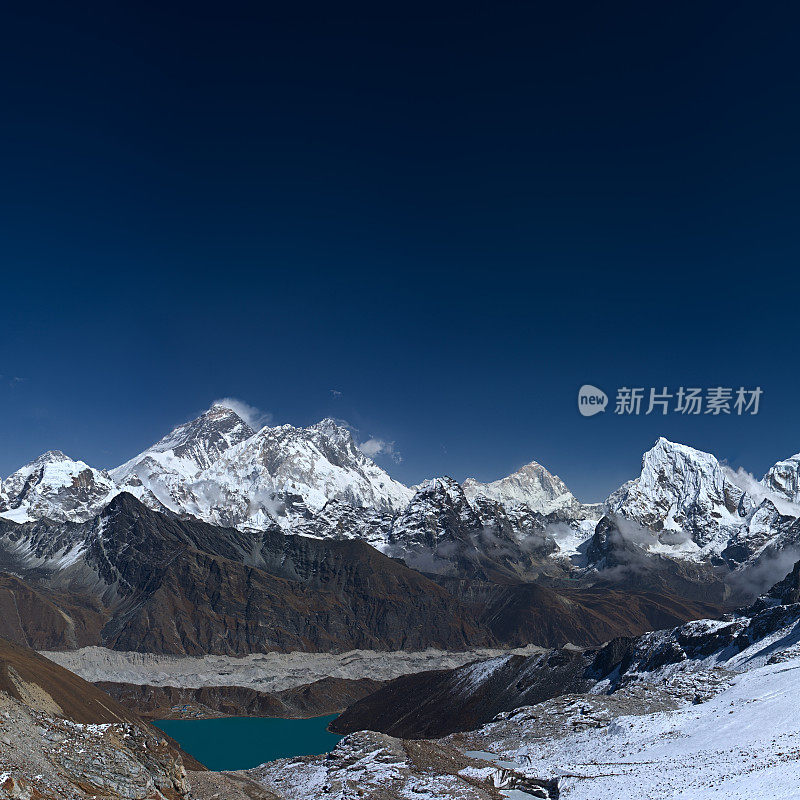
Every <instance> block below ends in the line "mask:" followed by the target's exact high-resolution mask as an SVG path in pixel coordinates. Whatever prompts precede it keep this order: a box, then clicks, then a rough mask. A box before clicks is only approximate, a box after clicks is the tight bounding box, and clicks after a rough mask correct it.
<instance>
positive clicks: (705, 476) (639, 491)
mask: <svg viewBox="0 0 800 800" xmlns="http://www.w3.org/2000/svg"><path fill="white" fill-rule="evenodd" d="M609 505H610V508H609V510H610V511H611V512H613V513H616V514H620V515H622V516H624V517H626V518H628V519H630V520H633V521H635V522H637V523H639V524H640V525H642V526H644V527H646V528H649V529H650V530H652V531H655V532H661V531H665V532H667V533H670V534H686V535H687V536H688V537H689V538H690V540H691V542H689V544H692V543H693V547H694V550H697V549H698V548H699V549H703V548H706V549H708V548H709V547H710V548H711V549H712V550H714V551H718V550H721V549H722V548H724V547H725V546H726V544H727V542H728V539H729V537H730V536H731V535H732V531H733V530H734V528H735V527H736V526H738V525H741V523H742V516H744V514H745V513H746V511H747V509H749V508H751V507H752V503H749V502H747V499H746V496H745V492H744V491H743V490H742V489H741V488H740V487H739V486H737V485H736V484H735V483H733V481H731V480H730V478H729V476H728V474H727V473H726V471H725V469H724V468H723V467H722V465H721V464H720V463H719V461H718V460H717V459H716V458H715V457H714V456H713V455H712V454H711V453H705V452H703V451H702V450H696V449H694V448H693V447H688V446H687V445H683V444H678V443H676V442H671V441H669V440H668V439H665V438H664V437H661V438H659V439H658V441H656V443H655V444H654V445H653V447H652V448H651V449H650V450H648V451H647V452H646V453H645V454H644V456H643V457H642V471H641V474H640V475H639V477H638V478H636V479H635V480H633V481H630V482H629V483H628V484H626V485H625V486H624V487H622V488H621V489H620V490H618V491H617V492H615V493H613V494H612V495H611V497H610V498H609ZM673 538H675V537H673ZM677 539H678V540H680V545H681V547H683V549H685V547H684V545H685V544H687V541H686V537H683V538H681V537H680V535H679V536H678V537H677ZM690 549H691V548H690Z"/></svg>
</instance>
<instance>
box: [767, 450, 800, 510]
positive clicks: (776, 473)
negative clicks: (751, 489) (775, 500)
mask: <svg viewBox="0 0 800 800" xmlns="http://www.w3.org/2000/svg"><path fill="white" fill-rule="evenodd" d="M761 482H762V483H763V484H764V486H766V487H767V488H768V489H771V490H772V491H774V492H776V493H777V494H779V495H781V496H782V497H785V498H786V499H788V500H789V501H790V502H792V503H800V453H797V454H796V455H793V456H790V457H789V458H787V459H784V460H783V461H779V462H778V463H777V464H775V465H774V466H772V467H770V469H769V470H768V471H767V474H766V475H764V477H763V478H762V480H761Z"/></svg>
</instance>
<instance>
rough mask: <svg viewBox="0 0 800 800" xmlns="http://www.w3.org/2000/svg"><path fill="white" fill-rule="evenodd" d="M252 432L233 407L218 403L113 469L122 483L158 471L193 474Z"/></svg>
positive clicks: (129, 482)
mask: <svg viewBox="0 0 800 800" xmlns="http://www.w3.org/2000/svg"><path fill="white" fill-rule="evenodd" d="M252 435H253V430H252V428H251V427H250V426H249V425H248V424H247V423H246V422H245V421H244V420H243V419H242V418H241V417H240V416H239V415H238V414H237V413H236V412H235V411H234V410H233V409H231V408H229V407H228V406H225V405H222V404H220V403H215V404H214V405H212V406H211V408H209V409H208V411H206V412H205V413H203V414H201V415H200V416H199V417H197V418H196V419H193V420H190V421H189V422H184V423H183V424H182V425H178V427H177V428H175V429H173V430H172V431H170V432H169V433H168V434H167V435H166V436H164V437H163V438H162V439H159V440H158V441H157V442H156V443H155V444H154V445H152V446H151V447H148V448H147V450H145V451H144V452H142V453H139V455H138V456H135V457H134V458H132V459H131V460H130V461H128V462H126V463H125V464H122V465H121V466H119V467H117V468H116V469H114V470H112V471H111V476H112V477H113V478H114V480H115V481H117V482H118V483H119V484H121V485H134V484H138V483H139V482H142V481H143V482H145V483H147V480H146V478H147V476H148V475H150V476H153V475H156V474H158V475H161V474H173V475H177V476H180V477H181V478H182V479H188V478H192V477H194V476H196V475H197V474H198V473H199V472H201V471H202V470H204V469H206V468H208V467H210V466H211V465H212V464H213V463H214V462H215V461H216V460H217V459H218V458H219V457H220V456H221V455H222V454H223V453H224V452H226V451H227V450H228V449H230V448H231V447H233V446H235V445H237V444H239V443H240V442H243V441H245V440H246V439H249V438H250V437H251V436H252Z"/></svg>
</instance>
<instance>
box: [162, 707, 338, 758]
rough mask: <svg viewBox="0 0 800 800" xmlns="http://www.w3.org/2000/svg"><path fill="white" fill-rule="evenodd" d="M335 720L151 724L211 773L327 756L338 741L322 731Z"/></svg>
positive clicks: (254, 719)
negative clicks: (303, 757) (279, 759)
mask: <svg viewBox="0 0 800 800" xmlns="http://www.w3.org/2000/svg"><path fill="white" fill-rule="evenodd" d="M337 716H338V715H337V714H333V715H330V716H327V717H313V718H312V719H276V718H274V717H225V718H223V719H162V720H157V721H156V722H154V723H153V724H154V725H155V726H156V727H157V728H161V730H162V731H164V733H166V734H167V735H168V736H171V737H172V738H173V739H175V741H176V742H178V743H179V744H180V746H181V747H182V748H183V749H184V750H185V751H186V752H187V753H189V754H190V755H192V756H194V757H195V758H196V759H197V760H198V761H199V762H200V763H201V764H205V765H206V766H207V767H208V768H209V769H212V770H231V769H250V768H251V767H257V766H258V765H259V764H263V763H264V762H265V761H274V760H275V759H276V758H291V757H293V756H310V755H317V754H320V753H327V752H329V751H330V750H333V748H334V747H336V743H337V742H338V741H339V740H340V739H341V738H342V737H341V736H337V735H336V734H335V733H329V732H328V731H327V730H326V728H327V727H328V725H329V724H330V722H331V720H334V719H336V717H337Z"/></svg>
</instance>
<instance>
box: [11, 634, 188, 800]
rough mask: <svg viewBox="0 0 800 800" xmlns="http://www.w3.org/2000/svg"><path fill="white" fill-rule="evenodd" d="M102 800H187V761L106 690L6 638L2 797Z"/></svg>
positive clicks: (49, 799) (30, 799)
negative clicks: (92, 799)
mask: <svg viewBox="0 0 800 800" xmlns="http://www.w3.org/2000/svg"><path fill="white" fill-rule="evenodd" d="M190 766H194V767H195V768H198V767H199V765H197V764H196V763H194V762H191V761H190ZM98 795H102V796H103V797H108V798H126V800H139V799H141V800H156V799H158V800H178V799H179V798H186V800H188V798H189V784H188V782H187V775H186V771H185V769H184V764H183V759H182V756H181V754H180V753H179V751H178V750H176V749H175V748H174V747H173V746H172V745H171V744H169V742H167V741H166V740H165V739H164V737H163V735H162V734H160V733H159V732H158V731H157V730H156V729H154V728H151V727H150V726H149V725H146V724H145V723H143V722H142V721H141V720H140V719H139V718H138V717H136V716H135V715H133V714H132V713H131V712H130V711H128V710H127V709H126V708H124V707H123V706H121V705H120V704H119V703H117V702H116V701H115V700H112V698H111V697H109V696H108V695H107V694H105V693H104V692H102V691H100V690H99V689H97V688H96V687H94V686H92V685H91V684H88V683H86V682H85V681H83V680H82V679H81V678H78V677H77V676H76V675H74V674H73V673H71V672H68V671H67V670H65V669H63V668H61V667H59V666H57V665H56V664H53V663H52V662H51V661H49V660H47V659H46V658H43V657H42V656H40V655H38V654H36V653H34V652H33V651H31V650H28V649H26V648H22V647H18V646H16V645H14V644H12V643H10V642H8V641H6V640H4V639H0V797H9V798H11V797H15V798H28V800H34V799H35V798H41V800H45V799H46V800H62V799H63V800H67V799H69V800H74V798H84V797H85V798H89V797H97V796H98Z"/></svg>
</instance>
